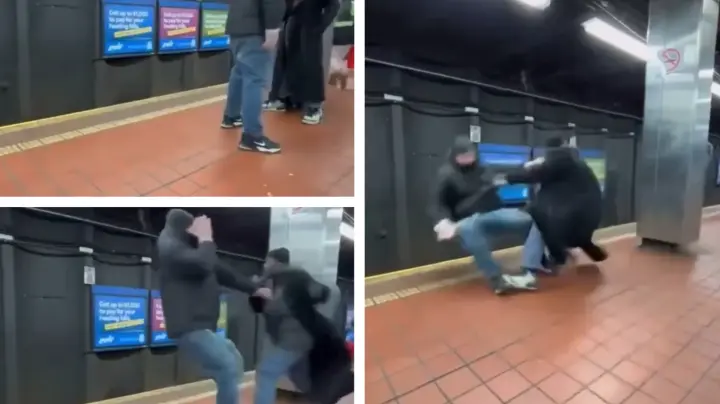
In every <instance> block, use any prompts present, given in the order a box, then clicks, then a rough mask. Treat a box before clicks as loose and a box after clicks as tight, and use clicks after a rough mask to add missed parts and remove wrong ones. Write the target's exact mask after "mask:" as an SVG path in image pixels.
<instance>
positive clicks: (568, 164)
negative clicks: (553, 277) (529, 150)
mask: <svg viewBox="0 0 720 404" xmlns="http://www.w3.org/2000/svg"><path fill="white" fill-rule="evenodd" d="M546 147H547V150H546V152H545V156H544V157H543V158H541V159H539V160H536V161H534V162H533V163H532V164H528V165H526V166H525V167H524V168H523V169H519V170H516V171H513V172H510V173H508V174H506V175H505V176H504V179H505V180H506V181H507V183H510V184H517V183H527V184H537V185H539V186H540V187H539V190H538V193H537V196H536V197H535V199H534V200H533V201H532V203H531V204H530V206H529V212H530V215H531V216H532V218H533V220H534V222H535V226H533V228H532V229H531V230H530V234H529V235H528V238H530V237H532V238H534V239H536V240H537V241H536V243H538V242H539V243H544V244H545V245H546V247H547V250H548V253H549V255H550V260H551V261H552V262H551V263H550V264H549V265H543V264H542V261H543V254H534V255H533V256H529V257H524V259H523V266H524V267H525V268H526V269H528V270H530V271H543V272H547V269H543V268H545V267H548V269H549V271H550V272H551V273H554V272H555V271H556V270H557V268H559V267H561V266H563V265H565V264H566V262H567V261H568V258H569V257H570V253H569V249H570V248H576V247H578V248H581V249H582V250H583V251H584V252H585V254H587V256H588V257H589V258H590V259H592V260H593V261H594V262H600V261H604V260H605V259H606V258H607V252H606V251H605V250H604V249H603V248H601V247H599V246H597V245H596V244H595V243H594V242H593V240H592V236H593V233H594V232H595V230H597V229H598V227H600V222H601V219H602V189H601V188H600V183H599V181H598V179H597V177H596V176H595V174H594V173H593V171H592V169H591V168H590V167H589V166H588V165H587V163H585V161H583V160H582V159H580V157H579V156H578V154H577V150H575V149H574V148H573V147H570V146H569V145H568V144H567V143H566V142H564V141H563V140H562V139H561V138H553V139H550V140H548V142H547V143H546Z"/></svg>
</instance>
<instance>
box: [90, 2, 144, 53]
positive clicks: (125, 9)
mask: <svg viewBox="0 0 720 404" xmlns="http://www.w3.org/2000/svg"><path fill="white" fill-rule="evenodd" d="M102 5H103V7H102V27H103V35H102V47H103V51H102V55H103V56H104V57H121V56H135V55H149V54H152V53H153V52H154V51H155V46H154V42H155V0H103V3H102Z"/></svg>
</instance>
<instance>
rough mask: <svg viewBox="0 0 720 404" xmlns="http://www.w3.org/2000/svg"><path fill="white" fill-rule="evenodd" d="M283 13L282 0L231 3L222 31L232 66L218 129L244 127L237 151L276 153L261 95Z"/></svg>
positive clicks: (277, 149) (279, 149) (283, 4)
mask: <svg viewBox="0 0 720 404" xmlns="http://www.w3.org/2000/svg"><path fill="white" fill-rule="evenodd" d="M284 14H285V2H284V0H230V10H229V12H228V17H227V24H226V27H225V32H226V34H227V35H228V36H230V51H231V54H232V58H233V66H232V69H231V71H230V79H229V80H228V92H227V100H226V104H225V113H224V115H223V120H222V124H221V127H222V128H224V129H232V128H239V127H243V134H242V137H241V138H240V141H239V144H238V148H239V149H240V150H246V151H256V152H261V153H270V154H274V153H279V152H280V151H281V148H280V145H279V144H278V143H277V142H274V141H273V140H271V139H270V138H268V137H267V135H266V134H265V131H264V129H263V124H262V110H263V108H262V107H263V99H264V96H263V93H264V91H265V87H266V86H267V81H268V77H267V75H268V71H269V70H270V66H271V63H272V52H273V49H274V48H275V46H276V45H277V41H278V35H279V31H280V25H281V24H282V19H283V15H284Z"/></svg>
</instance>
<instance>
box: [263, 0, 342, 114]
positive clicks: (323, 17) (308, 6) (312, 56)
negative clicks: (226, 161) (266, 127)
mask: <svg viewBox="0 0 720 404" xmlns="http://www.w3.org/2000/svg"><path fill="white" fill-rule="evenodd" d="M339 9H340V3H339V0H286V10H287V11H286V13H285V19H284V21H285V24H284V25H283V28H282V30H281V32H280V38H279V41H278V46H277V54H276V57H275V66H274V69H273V81H272V88H271V90H270V94H269V97H268V101H267V102H266V103H265V109H266V110H270V111H285V110H286V108H287V107H288V106H290V105H289V104H293V105H298V106H300V107H302V108H303V118H302V122H303V123H305V124H308V125H317V124H319V123H320V122H321V121H322V117H323V109H322V105H323V102H324V101H325V87H326V85H327V83H326V81H325V70H324V68H323V52H324V50H323V34H324V33H325V31H326V30H327V29H328V28H329V27H330V26H331V25H332V23H333V20H334V19H335V16H336V15H337V13H338V10H339Z"/></svg>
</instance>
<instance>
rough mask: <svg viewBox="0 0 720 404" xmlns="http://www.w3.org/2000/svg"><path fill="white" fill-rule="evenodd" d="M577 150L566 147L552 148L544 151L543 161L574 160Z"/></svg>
mask: <svg viewBox="0 0 720 404" xmlns="http://www.w3.org/2000/svg"><path fill="white" fill-rule="evenodd" d="M576 156H577V150H575V149H574V148H571V147H567V146H560V147H552V148H549V149H547V150H546V151H545V160H551V161H560V160H566V159H570V160H572V159H575V157H576Z"/></svg>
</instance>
